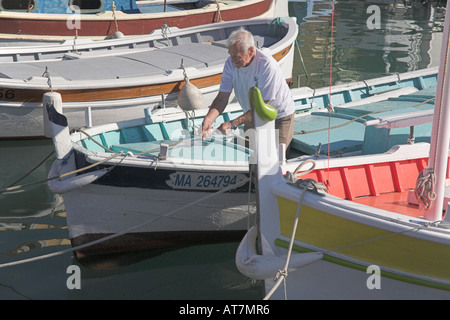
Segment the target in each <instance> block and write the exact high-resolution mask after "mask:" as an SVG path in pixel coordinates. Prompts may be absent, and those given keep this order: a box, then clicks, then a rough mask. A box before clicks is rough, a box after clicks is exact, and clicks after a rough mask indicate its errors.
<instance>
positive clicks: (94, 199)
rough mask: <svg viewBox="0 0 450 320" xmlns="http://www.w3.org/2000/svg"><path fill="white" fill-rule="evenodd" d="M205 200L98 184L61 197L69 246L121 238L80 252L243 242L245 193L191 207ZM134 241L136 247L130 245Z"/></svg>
mask: <svg viewBox="0 0 450 320" xmlns="http://www.w3.org/2000/svg"><path fill="white" fill-rule="evenodd" d="M208 194H209V193H205V192H192V191H178V190H172V191H168V190H155V189H144V188H124V187H114V186H104V185H98V184H89V185H87V186H85V187H83V188H79V189H75V190H73V191H71V192H68V193H65V194H63V198H64V203H65V206H66V212H67V225H68V228H69V236H70V240H71V241H72V246H73V247H74V248H76V247H77V246H80V245H84V244H86V243H88V242H90V241H94V240H97V239H100V238H102V237H106V236H110V235H114V234H117V235H120V236H118V238H116V239H112V240H108V241H106V242H100V244H98V245H95V247H94V246H93V247H87V248H86V249H84V252H86V253H89V252H90V251H91V250H92V251H93V252H94V251H95V253H96V254H97V253H107V252H115V251H121V252H123V251H135V250H139V249H144V248H145V249H160V248H168V247H176V246H180V245H188V244H189V242H191V244H193V243H205V242H206V243H208V242H221V241H232V240H238V239H240V238H242V236H243V234H244V232H245V230H246V229H247V228H248V225H249V224H252V223H253V217H252V216H249V215H248V196H249V195H248V193H241V192H240V193H224V194H220V195H218V196H216V197H213V198H210V199H207V200H205V201H201V202H199V203H197V204H195V205H193V206H190V204H192V203H193V202H194V201H196V200H198V199H201V198H202V197H205V196H206V195H208ZM230 203H233V205H231V206H230ZM128 231H129V232H128ZM123 233H125V235H124V234H123ZM133 237H135V238H137V239H139V241H133V240H130V239H132V238H133ZM180 238H181V239H180ZM180 240H181V241H180ZM118 247H120V249H119V250H117V249H118ZM80 252H83V250H80Z"/></svg>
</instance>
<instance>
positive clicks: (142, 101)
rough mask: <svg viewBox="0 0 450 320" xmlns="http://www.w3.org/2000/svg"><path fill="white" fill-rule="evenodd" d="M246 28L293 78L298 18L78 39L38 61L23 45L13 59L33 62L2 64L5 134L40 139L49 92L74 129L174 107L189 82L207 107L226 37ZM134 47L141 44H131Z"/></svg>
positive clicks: (45, 51)
mask: <svg viewBox="0 0 450 320" xmlns="http://www.w3.org/2000/svg"><path fill="white" fill-rule="evenodd" d="M242 25H245V26H246V28H247V29H248V30H250V31H251V32H252V33H253V34H254V36H255V41H256V42H257V43H258V45H259V46H260V47H261V50H265V52H267V53H268V54H270V55H272V56H273V57H274V58H275V59H276V60H277V61H278V63H279V64H280V67H281V68H282V70H283V72H284V73H285V77H286V79H287V80H289V79H290V78H291V77H292V64H293V58H294V43H295V40H296V36H297V33H298V26H297V24H296V22H295V18H286V19H284V20H283V21H282V22H281V23H279V25H278V26H276V24H275V20H273V19H252V20H245V21H232V22H223V23H220V24H209V25H205V26H199V27H193V28H187V29H182V30H180V29H177V30H173V32H172V33H171V34H169V35H167V34H162V33H156V34H155V35H153V36H148V37H143V38H141V37H140V38H138V39H134V40H132V41H129V40H127V39H123V40H122V39H118V40H111V41H112V42H111V43H109V42H107V41H104V42H100V43H98V44H97V43H94V44H92V43H87V44H79V45H77V46H76V50H75V52H73V51H74V50H73V47H72V46H71V45H70V44H69V45H62V46H61V50H59V49H58V48H57V46H56V48H55V46H52V47H49V48H45V47H43V48H42V50H41V52H42V54H41V57H42V60H34V59H35V58H34V57H35V56H39V54H36V53H34V54H33V55H32V57H31V58H30V55H29V50H28V49H27V48H24V49H23V51H22V53H23V54H22V55H20V54H19V55H17V56H15V58H14V59H16V60H21V59H23V60H27V59H29V61H22V62H5V63H2V64H0V68H1V70H2V72H1V74H0V92H1V94H0V118H1V124H0V127H1V129H0V137H2V138H4V139H5V138H11V139H15V138H31V137H39V136H40V137H42V136H43V132H42V95H43V93H45V92H46V91H49V90H53V91H55V92H59V93H60V94H61V95H62V98H63V101H64V113H65V115H66V116H67V117H68V119H69V125H70V127H71V128H75V127H80V126H84V125H88V126H91V125H98V124H104V123H110V122H115V121H118V120H127V119H134V118H137V117H141V116H142V110H143V106H148V105H149V104H157V103H158V102H160V101H161V99H163V100H165V101H174V102H175V104H176V101H177V98H178V94H179V92H180V90H181V89H182V88H183V87H184V85H185V83H186V82H187V81H189V82H190V83H191V84H193V85H194V86H196V87H197V88H198V89H199V90H200V92H201V93H202V95H203V104H202V105H201V106H200V107H207V106H209V105H210V103H211V102H212V99H213V98H214V97H215V95H216V94H217V91H218V88H219V85H220V79H221V75H222V70H223V66H224V63H225V61H226V59H227V58H228V50H227V48H226V46H225V42H226V39H227V37H228V35H229V34H230V33H231V31H232V30H234V29H236V28H237V27H239V26H242ZM274 29H276V32H275V33H276V34H275V33H274ZM166 37H167V38H166ZM130 44H131V45H136V48H135V49H131V48H128V47H129V46H130ZM71 47H72V48H71ZM112 47H116V49H111V48H112ZM124 48H125V49H124ZM58 50H59V51H58ZM88 50H89V52H87V51H88ZM68 51H72V52H68ZM27 52H28V54H27ZM77 52H78V53H77ZM79 53H81V54H79ZM7 55H8V54H7V53H5V56H7ZM61 55H62V56H63V58H60V59H57V57H58V56H61ZM12 56H14V53H13V54H12ZM27 57H28V58H27ZM86 117H87V119H88V120H86Z"/></svg>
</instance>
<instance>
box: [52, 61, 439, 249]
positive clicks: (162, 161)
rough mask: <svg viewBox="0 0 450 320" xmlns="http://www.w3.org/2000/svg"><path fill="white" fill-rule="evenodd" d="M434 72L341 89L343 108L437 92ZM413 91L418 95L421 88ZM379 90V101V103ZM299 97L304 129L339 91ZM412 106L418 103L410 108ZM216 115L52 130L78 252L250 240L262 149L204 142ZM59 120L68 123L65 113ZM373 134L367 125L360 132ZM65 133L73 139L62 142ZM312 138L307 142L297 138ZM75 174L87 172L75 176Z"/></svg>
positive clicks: (236, 109)
mask: <svg viewBox="0 0 450 320" xmlns="http://www.w3.org/2000/svg"><path fill="white" fill-rule="evenodd" d="M433 71H435V70H425V71H420V72H419V71H417V72H412V73H408V74H401V75H399V76H388V77H384V81H381V79H374V80H368V81H366V82H365V83H362V82H361V83H354V84H347V85H340V86H337V87H335V88H333V90H332V97H333V102H335V106H336V107H337V106H338V105H339V101H340V102H342V103H345V102H347V103H349V100H348V99H349V98H353V99H355V100H354V101H353V103H355V104H356V103H357V101H359V102H360V103H361V104H362V105H364V104H365V105H366V106H368V105H369V102H370V101H371V102H374V103H376V101H378V102H380V99H381V100H383V99H384V100H383V101H385V103H386V102H388V101H389V100H387V99H388V97H390V98H391V99H394V101H395V99H399V97H398V95H399V94H401V93H406V91H405V89H406V90H407V91H408V92H410V91H414V92H415V93H417V92H420V91H421V90H419V89H418V88H419V87H420V88H422V90H426V89H427V88H428V87H432V86H434V85H435V83H436V74H435V73H433ZM399 79H401V81H399ZM413 85H416V86H417V87H418V88H415V89H414V90H412V89H411V86H413ZM361 86H362V87H361ZM369 90H373V91H374V92H378V94H372V95H370V93H369V92H368V91H369ZM293 92H296V94H295V95H294V97H295V104H296V107H297V110H298V113H299V114H298V115H297V116H296V121H303V120H301V119H303V118H305V119H308V117H311V116H315V114H316V113H317V112H321V111H320V110H321V109H323V108H324V107H325V106H327V105H328V103H327V101H329V90H326V91H325V90H321V89H318V90H312V89H309V88H300V89H295V90H293ZM350 93H352V94H350ZM56 94H57V93H55V92H53V93H51V94H50V95H56ZM404 100H405V101H406V100H407V99H404ZM410 100H412V99H410ZM323 103H324V104H323ZM321 104H323V105H322V106H321ZM411 104H415V102H414V101H409V105H411ZM48 105H49V106H51V105H55V106H56V105H58V103H55V102H53V103H48ZM347 105H349V104H347ZM398 106H402V107H401V108H400V110H401V109H402V108H406V107H405V105H404V104H399V105H398ZM392 107H394V104H393V103H391V108H392ZM46 109H47V108H46ZM50 109H51V110H52V108H50ZM312 109H313V110H314V111H312ZM406 109H407V108H406ZM400 110H398V111H397V112H398V113H401V111H400ZM207 111H208V110H207V109H200V110H196V112H195V117H194V116H192V117H191V116H190V115H187V114H186V113H184V112H183V111H180V110H179V109H178V108H165V109H154V108H148V109H146V110H145V112H144V114H145V116H142V117H140V118H137V119H134V120H129V121H121V122H116V123H110V124H105V125H99V126H94V127H91V128H81V129H78V130H75V131H73V132H72V133H71V134H70V135H69V133H68V129H67V128H66V124H65V123H64V121H62V122H61V123H62V124H59V125H56V126H55V125H53V128H56V129H53V131H52V130H49V132H50V134H49V136H52V137H53V139H54V145H55V149H56V150H59V151H58V154H59V155H58V156H57V160H56V161H55V162H54V164H53V166H52V170H51V172H50V173H49V175H48V177H49V179H51V180H50V181H49V183H48V184H49V187H50V189H51V190H52V191H53V192H54V193H57V194H61V195H62V196H63V198H64V203H65V207H66V213H67V223H68V229H69V234H70V238H71V241H72V246H73V247H74V248H80V247H81V249H80V250H76V251H77V252H78V251H79V252H78V256H79V257H82V256H83V257H85V256H87V255H90V254H99V253H105V252H108V253H111V252H117V251H127V250H138V249H144V248H145V249H149V248H153V249H162V248H170V247H176V246H179V245H187V244H194V243H201V242H206V243H207V242H213V241H214V242H217V241H231V240H236V239H241V238H242V237H243V235H244V233H245V231H246V230H248V227H249V226H251V225H253V224H254V221H253V217H252V213H253V211H251V210H250V211H249V208H252V206H253V204H254V200H253V194H252V193H250V191H251V188H252V187H251V184H250V183H249V179H250V173H249V170H248V163H249V157H250V156H251V154H252V151H251V149H249V148H248V147H247V146H246V145H245V135H244V133H243V132H241V131H240V130H239V131H236V132H234V133H233V134H231V135H229V136H223V135H221V134H219V133H215V134H214V135H213V136H212V137H211V139H210V140H202V139H200V138H199V136H198V135H197V132H198V129H199V126H200V125H201V123H202V120H203V117H204V116H205V115H206V113H207ZM241 114H242V109H241V107H240V106H239V105H238V104H236V103H234V104H230V105H229V106H228V107H227V109H226V110H225V112H224V113H223V114H222V115H221V116H220V117H219V118H218V119H217V120H216V123H215V124H213V126H215V127H217V126H218V125H220V123H221V122H223V121H228V120H230V119H234V118H236V117H237V116H239V115H241ZM51 118H52V119H64V117H63V115H56V113H55V116H52V117H51ZM372 120H373V119H372ZM53 121H56V120H53ZM364 127H365V126H364V124H362V127H361V128H359V130H361V129H363V130H365V129H364ZM60 130H61V131H62V132H66V133H65V134H60V133H59V132H60ZM337 134H339V133H337ZM355 134H356V133H355ZM358 134H359V132H358ZM302 136H303V137H304V136H305V135H301V134H298V135H296V136H295V139H296V140H297V139H302ZM405 143H406V139H405ZM303 144H304V142H303ZM298 145H301V144H300V143H299V144H295V145H294V146H293V150H292V153H291V155H293V156H294V158H293V159H288V160H287V163H288V164H291V163H292V164H295V163H299V161H300V159H303V157H314V155H312V156H311V155H310V156H303V157H301V158H297V155H296V154H297V153H301V150H299V149H296V146H298ZM362 149H363V148H362V147H361V148H360V151H359V152H362ZM353 152H355V150H353ZM73 171H77V172H79V174H78V175H68V173H69V172H73ZM61 174H62V175H63V176H60V175H61ZM66 174H67V175H66ZM249 189H250V190H249ZM203 198H205V200H203V201H200V200H201V199H203ZM188 206H189V207H188ZM187 207H188V208H187ZM141 224H145V225H143V226H142V227H141ZM136 226H140V227H139V228H136V229H135V228H134V227H136ZM116 236H117V239H114V241H109V240H108V238H107V240H105V241H104V242H102V243H101V245H100V244H95V242H93V243H92V244H93V245H92V247H89V248H84V247H83V246H85V245H86V246H87V245H88V244H90V243H91V242H92V241H102V240H99V239H103V238H104V237H116ZM94 244H95V245H94Z"/></svg>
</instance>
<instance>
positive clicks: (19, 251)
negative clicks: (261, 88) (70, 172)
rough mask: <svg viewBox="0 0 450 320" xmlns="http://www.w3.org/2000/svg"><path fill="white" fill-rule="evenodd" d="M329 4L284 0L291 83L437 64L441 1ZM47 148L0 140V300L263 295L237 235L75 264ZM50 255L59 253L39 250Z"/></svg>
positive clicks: (45, 143)
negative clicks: (249, 274)
mask: <svg viewBox="0 0 450 320" xmlns="http://www.w3.org/2000/svg"><path fill="white" fill-rule="evenodd" d="M332 7H333V2H332V1H331V0H302V1H292V2H289V15H290V16H295V17H297V22H298V25H299V35H298V39H297V40H298V41H297V43H298V46H299V49H300V50H297V51H296V53H295V62H294V78H293V84H292V85H293V86H294V87H297V86H305V85H306V86H309V87H312V88H318V87H324V86H328V85H330V84H338V83H345V82H350V81H360V80H366V79H371V78H376V77H380V76H385V75H390V74H396V73H402V72H407V71H413V70H418V69H424V68H429V67H433V66H437V64H438V59H439V54H440V43H441V36H442V28H443V22H444V21H443V20H444V15H445V2H444V4H441V3H440V2H439V1H437V2H431V1H425V2H424V1H396V0H384V1H383V0H377V1H372V0H371V1H361V0H342V1H341V0H340V1H337V0H336V1H335V2H334V8H335V14H334V17H333V18H332ZM332 19H333V21H334V27H333V29H332V28H331V21H332ZM332 30H333V34H332ZM331 57H332V63H331V62H330V61H331V59H330V58H331ZM330 73H331V77H330ZM52 151H53V145H52V143H51V141H50V140H34V141H0V177H1V178H0V189H2V190H3V189H4V188H7V187H10V186H13V185H14V186H19V187H18V188H17V189H14V190H10V191H6V192H2V193H1V194H0V299H2V300H42V299H48V300H50V299H51V300H86V299H89V300H90V299H136V300H144V299H148V300H248V299H251V300H260V299H262V298H263V291H262V284H261V283H260V282H255V281H251V280H250V279H248V278H246V277H245V276H243V275H241V274H240V273H239V271H238V270H237V269H236V266H235V260H234V259H235V252H236V249H237V247H238V243H237V242H229V243H221V244H214V245H211V244H208V245H197V246H189V247H184V248H179V249H176V250H171V251H166V252H151V253H149V252H146V253H139V254H134V255H133V254H132V255H128V256H122V257H120V259H109V260H105V261H101V262H99V263H95V264H92V265H81V264H79V263H78V262H77V261H76V260H75V259H74V256H73V254H72V253H71V252H70V250H68V249H70V243H69V240H68V231H67V227H66V217H65V211H64V203H63V202H62V198H61V197H60V196H59V195H55V194H53V193H51V192H50V191H49V190H48V188H47V186H46V183H45V182H43V181H45V179H46V178H47V173H48V170H49V168H50V165H51V163H52V161H53V155H52ZM39 182H41V183H39ZM92 214H95V213H92ZM52 253H59V254H55V255H51V256H48V257H45V255H49V254H52ZM43 256H44V257H45V258H41V257H43ZM24 260H25V261H24ZM76 274H77V275H80V279H81V281H80V283H79V284H80V285H79V286H77V285H75V284H76V283H77V282H76V281H73V276H74V275H76Z"/></svg>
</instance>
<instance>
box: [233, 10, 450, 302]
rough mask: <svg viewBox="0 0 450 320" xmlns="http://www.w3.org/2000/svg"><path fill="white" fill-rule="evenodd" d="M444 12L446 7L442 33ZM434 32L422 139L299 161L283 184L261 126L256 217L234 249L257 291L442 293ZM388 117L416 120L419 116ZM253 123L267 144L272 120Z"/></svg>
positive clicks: (443, 239)
mask: <svg viewBox="0 0 450 320" xmlns="http://www.w3.org/2000/svg"><path fill="white" fill-rule="evenodd" d="M449 18H450V16H449V13H448V12H447V16H446V19H445V26H444V34H447V35H448V30H449V23H450V20H449ZM444 38H445V41H444V43H443V45H442V55H441V57H442V58H441V65H440V69H439V77H438V85H437V91H436V103H435V110H434V113H432V116H431V117H432V118H433V119H432V121H433V131H432V137H431V145H429V144H428V143H417V144H411V145H402V146H396V147H394V148H392V149H391V150H390V151H389V152H386V153H382V154H377V155H370V156H354V157H346V158H342V159H337V158H336V159H330V160H329V161H328V160H325V161H322V160H318V161H316V162H315V164H311V163H309V164H305V167H302V168H301V169H300V171H302V172H301V173H302V175H301V176H300V175H297V173H296V170H295V168H294V169H290V170H293V176H294V177H298V178H300V179H299V180H297V181H296V182H290V181H288V180H286V179H285V178H284V177H283V175H282V173H281V172H282V171H281V168H280V166H279V163H278V158H277V157H276V156H275V155H273V156H272V157H271V160H268V156H267V155H268V154H273V153H274V152H275V145H274V141H273V140H274V139H273V133H272V132H271V133H270V135H271V136H272V139H271V141H272V142H271V144H270V146H269V148H268V149H269V150H267V148H266V150H261V151H263V152H264V154H263V157H264V158H263V159H264V162H263V163H258V167H257V171H258V189H259V191H258V195H259V198H258V201H259V205H258V207H259V211H260V213H259V214H260V216H259V218H258V219H257V220H258V221H259V222H260V223H259V225H258V227H257V228H252V230H251V231H249V233H248V234H247V235H246V236H245V237H244V240H243V241H242V242H241V244H240V247H239V249H238V252H237V255H236V263H237V266H238V268H239V269H240V270H241V272H243V273H244V274H246V275H248V276H249V277H252V278H255V279H262V280H264V287H265V298H266V299H269V298H271V299H283V298H288V299H301V298H304V299H448V298H450V271H449V270H450V269H449V266H448V264H449V262H450V258H449V257H447V255H449V254H450V230H449V228H448V219H449V218H448V215H447V214H446V211H447V210H448V205H447V203H448V193H447V187H446V185H447V184H448V183H446V181H448V180H447V179H448V148H449V131H448V120H449V115H448V111H449V108H450V105H449V99H448V94H449V91H448V90H449V86H448V83H449V82H448V80H449V72H450V70H449V69H448V64H447V63H445V62H446V61H447V59H448V58H449V57H448V37H444ZM391 120H392V121H391V123H394V122H396V125H401V124H402V123H403V124H406V123H407V122H408V121H413V123H421V122H426V121H429V114H422V115H421V116H420V117H419V116H418V115H415V116H412V117H411V118H410V119H408V118H407V117H403V118H402V119H401V121H400V119H397V120H396V121H394V120H393V119H391ZM257 126H258V128H259V129H258V130H257V132H258V133H257V139H260V140H259V141H261V139H265V140H264V141H265V143H267V142H266V141H267V136H268V134H267V133H266V132H268V131H270V130H273V124H272V122H263V121H261V120H260V119H259V118H258V119H257ZM258 147H261V149H262V147H263V145H261V146H260V145H258ZM258 156H259V151H258ZM297 164H298V163H297ZM309 179H312V180H309ZM314 180H315V181H314ZM257 238H258V239H260V240H259V241H260V243H259V244H260V248H262V253H261V254H258V253H257V252H256V250H255V248H256V247H255V245H256V239H257ZM274 276H276V277H275V278H276V280H274ZM284 281H285V284H286V286H285V287H284V286H283V284H282V283H283V282H284ZM285 290H286V291H285ZM284 293H286V295H285V294H284Z"/></svg>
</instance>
